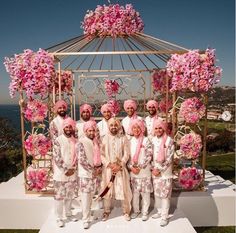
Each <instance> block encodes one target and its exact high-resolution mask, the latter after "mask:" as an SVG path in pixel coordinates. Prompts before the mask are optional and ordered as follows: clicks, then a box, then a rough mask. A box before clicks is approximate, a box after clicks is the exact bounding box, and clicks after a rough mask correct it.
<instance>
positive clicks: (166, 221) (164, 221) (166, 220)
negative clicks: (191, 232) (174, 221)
mask: <svg viewBox="0 0 236 233" xmlns="http://www.w3.org/2000/svg"><path fill="white" fill-rule="evenodd" d="M168 223H169V221H168V219H162V220H161V222H160V226H161V227H164V226H166V225H168Z"/></svg>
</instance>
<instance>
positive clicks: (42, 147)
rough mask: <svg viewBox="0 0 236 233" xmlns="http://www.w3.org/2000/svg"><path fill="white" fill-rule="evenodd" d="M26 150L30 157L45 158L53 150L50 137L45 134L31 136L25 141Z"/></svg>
mask: <svg viewBox="0 0 236 233" xmlns="http://www.w3.org/2000/svg"><path fill="white" fill-rule="evenodd" d="M24 146H25V149H26V151H27V153H28V155H32V156H33V157H35V156H37V155H41V156H45V155H46V154H47V153H48V151H49V150H50V149H51V146H52V144H51V141H50V139H49V138H48V137H46V136H45V135H43V134H41V133H40V134H31V135H29V137H28V138H27V139H26V140H25V141H24Z"/></svg>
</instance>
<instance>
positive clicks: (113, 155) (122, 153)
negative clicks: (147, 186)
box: [101, 118, 132, 221]
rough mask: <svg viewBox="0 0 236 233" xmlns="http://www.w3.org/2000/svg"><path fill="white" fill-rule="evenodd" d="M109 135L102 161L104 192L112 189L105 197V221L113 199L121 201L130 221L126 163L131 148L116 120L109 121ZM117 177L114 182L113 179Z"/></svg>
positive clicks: (104, 144)
mask: <svg viewBox="0 0 236 233" xmlns="http://www.w3.org/2000/svg"><path fill="white" fill-rule="evenodd" d="M108 127H109V133H108V134H106V135H105V136H104V138H103V139H102V147H101V148H102V149H101V160H102V163H103V172H102V190H105V189H106V187H110V189H109V190H108V192H107V193H106V194H105V195H104V197H103V198H104V213H103V218H102V220H103V221H106V220H107V219H108V217H109V214H110V212H111V203H112V199H115V200H121V204H122V209H123V214H124V218H125V220H127V221H129V220H130V210H131V199H132V192H131V189H130V183H129V182H130V181H129V180H130V179H129V173H128V171H127V168H126V163H127V161H128V160H129V157H130V147H129V142H128V140H127V138H126V136H123V135H122V134H121V133H120V132H121V130H122V127H121V123H120V121H119V120H118V119H116V118H111V119H110V120H109V121H108ZM112 175H113V176H115V179H114V182H111V177H112Z"/></svg>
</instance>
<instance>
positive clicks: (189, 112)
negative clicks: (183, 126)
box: [179, 97, 206, 124]
mask: <svg viewBox="0 0 236 233" xmlns="http://www.w3.org/2000/svg"><path fill="white" fill-rule="evenodd" d="M205 110H206V107H205V105H204V104H203V103H202V101H201V100H200V99H198V98H197V97H193V98H189V99H186V100H185V101H184V102H183V103H182V104H181V106H180V111H179V114H180V116H181V117H183V118H184V120H185V121H186V122H187V123H192V124H195V123H197V122H198V121H199V120H200V119H201V118H202V117H203V116H204V115H205Z"/></svg>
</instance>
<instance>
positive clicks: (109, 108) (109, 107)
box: [101, 104, 112, 114]
mask: <svg viewBox="0 0 236 233" xmlns="http://www.w3.org/2000/svg"><path fill="white" fill-rule="evenodd" d="M105 111H110V112H111V113H112V107H111V105H110V104H103V105H102V107H101V113H102V114H103V113H104V112H105Z"/></svg>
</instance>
